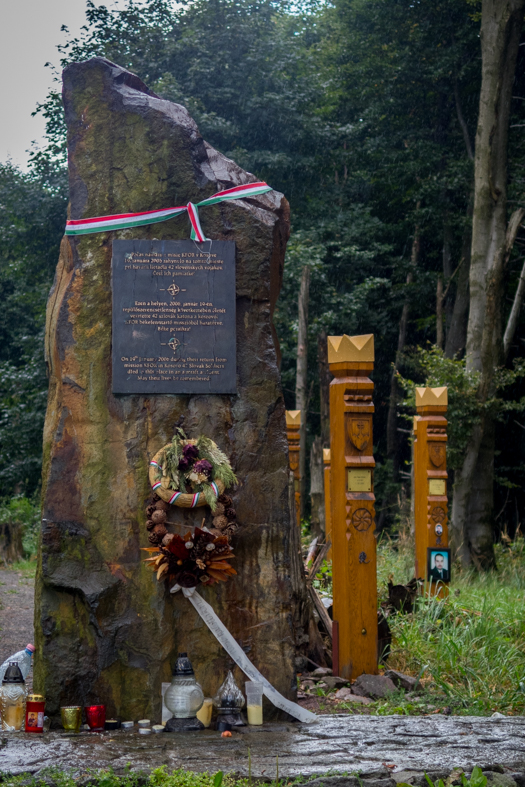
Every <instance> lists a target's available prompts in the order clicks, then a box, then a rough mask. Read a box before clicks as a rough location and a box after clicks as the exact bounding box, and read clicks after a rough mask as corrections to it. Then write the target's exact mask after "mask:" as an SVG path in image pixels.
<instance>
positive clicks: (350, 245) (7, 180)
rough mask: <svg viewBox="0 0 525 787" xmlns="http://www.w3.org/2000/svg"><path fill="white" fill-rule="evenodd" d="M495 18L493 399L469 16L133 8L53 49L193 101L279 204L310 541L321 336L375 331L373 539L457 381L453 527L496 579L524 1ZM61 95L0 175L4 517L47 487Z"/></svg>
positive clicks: (519, 199) (510, 474)
mask: <svg viewBox="0 0 525 787" xmlns="http://www.w3.org/2000/svg"><path fill="white" fill-rule="evenodd" d="M498 2H499V5H500V6H502V7H503V6H504V5H509V6H515V7H516V8H517V9H518V12H517V17H516V19H517V21H516V19H515V20H514V28H515V29H516V27H517V30H518V32H517V40H516V42H515V51H516V53H517V59H516V57H515V59H514V62H513V63H510V65H509V64H507V66H506V67H507V76H508V73H509V69H510V87H509V107H508V113H507V116H506V118H507V122H506V126H508V138H507V136H505V135H504V139H503V142H501V140H500V143H501V144H500V152H501V146H502V145H503V148H504V156H505V157H506V159H507V158H508V178H507V177H506V176H507V171H506V169H505V173H504V175H505V178H506V180H507V183H506V184H505V188H506V189H507V191H506V193H505V195H504V196H505V197H506V201H505V204H504V205H503V221H504V222H506V221H507V220H509V219H511V217H512V221H514V225H515V226H514V229H515V231H514V232H511V235H512V242H511V243H509V242H507V247H506V252H505V255H506V256H505V260H504V265H503V266H502V268H501V276H500V278H501V286H500V297H499V300H498V299H496V301H497V315H496V318H495V319H494V320H493V323H494V326H495V328H494V330H495V335H496V334H498V331H499V334H498V337H499V338H498V342H499V345H498V347H500V349H499V350H498V352H497V353H496V356H494V357H495V358H496V360H494V357H493V358H492V360H491V361H490V364H491V368H493V374H492V377H491V378H490V381H489V384H488V385H485V388H483V379H484V378H483V375H484V371H483V369H482V368H481V366H482V364H481V366H480V367H479V368H477V367H476V364H474V365H473V364H472V363H470V364H469V363H468V362H466V349H467V324H468V317H469V307H470V312H471V316H472V314H473V313H474V311H473V308H472V303H471V301H472V298H471V295H470V291H469V276H470V277H471V276H472V272H471V248H475V244H474V245H473V244H472V237H473V236H472V227H473V216H474V226H475V227H476V215H477V214H476V208H475V205H476V204H477V203H476V188H475V182H476V181H475V166H474V162H475V158H476V157H477V158H476V167H478V163H479V161H478V158H479V156H478V152H477V148H476V145H477V144H478V143H479V144H480V145H481V143H480V136H479V132H478V139H477V141H476V143H475V139H476V128H477V125H478V115H479V111H480V90H481V89H482V76H483V69H482V40H483V39H482V37H480V25H481V26H482V25H483V14H482V12H483V13H484V9H482V4H481V2H478V0H416V2H414V0H334V2H332V3H328V2H322V1H321V0H304V2H286V1H285V0H282V1H281V2H271V1H270V0H261V2H253V1H252V0H193V1H192V2H178V3H177V4H174V3H172V2H170V1H169V0H144V2H137V0H129V2H128V5H127V6H126V7H125V8H124V9H123V10H112V9H108V8H107V7H105V6H103V5H100V6H97V5H95V4H94V3H93V2H91V1H89V2H87V7H86V24H85V26H84V28H83V30H82V34H81V35H80V36H79V37H78V38H72V37H70V39H69V41H68V43H66V44H65V45H64V46H62V47H59V50H60V58H61V65H62V66H63V65H65V64H67V63H69V62H71V61H78V60H84V59H86V58H88V57H91V56H94V55H101V56H104V57H107V58H109V59H110V60H112V61H114V62H116V63H118V64H119V65H121V66H125V67H126V68H129V69H130V70H131V71H133V72H135V73H137V74H138V75H139V76H140V77H141V78H142V79H143V80H144V81H145V82H146V84H147V85H148V86H149V87H150V88H151V89H153V90H154V91H155V92H156V93H157V94H158V95H160V96H162V97H163V98H166V99H169V100H171V101H176V102H178V103H181V104H184V105H185V106H186V107H187V108H188V110H189V111H190V113H191V114H192V115H193V117H194V118H195V120H196V121H197V123H198V125H199V128H200V131H201V133H202V135H203V136H204V138H205V139H206V140H207V141H208V142H209V143H211V144H212V145H213V146H215V147H216V148H218V149H219V150H220V151H221V152H223V153H224V154H226V155H227V156H230V157H231V158H233V159H234V160H235V161H236V162H237V163H238V164H240V165H241V166H242V167H244V168H246V169H248V170H249V171H250V172H253V173H254V174H255V175H256V176H257V178H258V179H261V180H266V181H267V182H268V183H269V184H270V185H271V186H273V187H274V188H276V189H278V190H279V191H282V192H283V193H284V194H285V195H286V197H287V198H288V199H289V201H290V203H291V211H292V235H291V239H290V243H289V247H288V251H287V259H286V266H285V279H284V286H283V290H282V293H281V296H280V299H279V302H278V305H277V310H276V314H275V323H276V327H277V332H278V336H279V339H280V345H281V353H282V367H281V369H282V380H283V388H284V396H285V400H286V406H287V408H288V409H295V408H296V406H301V407H302V408H303V410H304V411H305V412H306V413H307V418H306V432H305V435H304V439H305V441H306V451H305V454H304V455H305V457H311V460H312V461H311V462H309V461H306V462H305V478H304V487H303V491H304V494H303V500H304V501H305V508H304V511H303V514H304V516H305V517H307V518H309V519H310V520H311V522H312V528H313V530H314V531H315V530H316V529H319V521H318V520H319V518H322V512H321V507H320V506H319V504H318V497H316V495H315V494H314V495H313V496H312V505H311V506H310V502H309V497H308V492H309V483H310V468H311V469H312V481H313V482H314V487H315V484H316V481H315V477H317V478H318V477H319V473H318V472H317V473H316V469H317V471H318V470H319V468H320V462H321V458H320V457H321V450H320V449H321V448H322V447H323V446H324V447H328V445H329V432H328V405H327V390H328V384H329V379H330V378H329V373H328V370H327V363H326V336H327V335H340V334H342V333H346V334H349V335H354V334H362V333H373V334H374V335H375V346H376V365H375V372H374V375H373V379H374V383H375V396H374V400H375V405H376V415H375V420H374V438H375V446H374V450H375V455H376V460H377V471H376V475H375V490H376V497H377V524H378V527H379V528H380V529H383V528H389V529H390V530H392V529H395V528H396V526H397V525H398V524H399V522H400V520H401V519H402V518H403V517H405V516H407V515H408V503H407V501H408V500H409V497H410V457H411V452H410V430H411V422H412V415H413V412H414V410H413V388H414V383H417V384H431V385H448V386H449V405H450V406H449V422H450V425H449V438H450V442H449V457H448V463H449V468H450V479H449V495H450V496H451V497H452V496H453V484H454V481H455V480H456V482H457V483H459V482H460V481H461V478H462V477H463V480H464V481H465V479H466V481H467V482H468V483H467V486H468V484H470V485H471V486H472V487H473V488H474V491H475V492H476V485H477V491H478V492H479V494H476V495H474V497H475V499H476V500H478V501H481V507H480V506H479V505H478V510H477V511H474V512H472V511H470V513H469V509H468V506H467V507H466V508H465V507H464V511H463V514H462V516H463V520H464V521H468V522H470V521H473V522H474V525H475V527H474V528H473V529H472V531H469V532H467V531H468V528H467V529H465V530H464V533H463V531H461V532H459V531H458V532H457V533H456V547H457V548H458V550H459V551H460V553H461V555H462V558H463V560H464V562H465V563H469V562H470V561H474V564H475V565H476V566H477V567H479V568H484V567H490V566H492V565H493V562H494V552H493V548H492V543H493V540H495V539H497V538H498V537H499V536H500V535H501V534H502V533H505V534H506V535H510V536H511V537H512V536H514V535H515V534H516V532H518V531H519V529H520V524H521V519H522V516H523V513H524V512H525V492H524V481H525V478H524V476H525V464H524V459H525V417H524V416H523V411H524V410H525V383H524V381H523V364H522V362H521V360H520V359H521V356H522V350H523V342H524V341H525V325H524V320H523V317H522V316H521V308H520V307H521V300H520V298H521V297H522V295H523V284H524V283H525V280H524V281H522V286H521V290H520V287H519V282H520V277H521V274H522V266H523V262H524V259H525V256H524V250H525V233H523V231H522V229H521V220H522V219H523V212H522V213H520V210H521V206H522V205H525V147H524V144H523V133H522V131H521V129H522V128H524V127H525V103H524V102H525V52H524V50H523V44H521V40H522V24H523V2H522V0H514V2H512V0H509V2H505V0H495V2H492V5H496V6H497V5H498ZM484 5H486V6H489V5H491V2H490V0H487V2H485V3H484ZM485 40H486V39H485ZM511 48H512V47H511ZM502 68H503V71H504V68H505V64H503V66H502ZM57 79H58V74H57ZM59 91H60V84H59V82H58V81H57V85H56V92H52V93H51V94H50V95H49V96H48V97H47V98H45V99H44V97H43V102H42V104H41V105H40V106H39V107H38V109H37V111H38V112H40V113H43V115H44V117H45V119H46V124H47V146H46V147H44V148H43V149H41V150H35V151H33V153H32V155H31V164H30V168H29V171H28V173H22V172H21V171H19V170H17V169H16V168H14V167H13V166H12V165H11V164H10V163H9V162H7V163H4V164H0V205H1V206H2V211H1V212H0V238H1V244H0V297H1V302H2V306H3V308H2V311H1V312H0V335H1V337H2V341H1V343H0V496H3V498H4V500H5V505H6V506H7V508H8V509H9V506H10V503H9V500H10V499H13V496H15V497H16V496H18V498H20V496H25V497H29V498H31V497H34V498H35V499H36V498H37V496H38V491H39V485H40V468H41V435H42V427H43V421H44V415H45V407H46V396H47V378H46V368H45V362H44V351H43V326H44V320H45V304H46V300H47V294H48V291H49V288H50V286H51V284H52V280H53V274H54V269H55V265H56V261H57V258H58V246H59V243H60V239H61V237H62V234H63V229H64V224H65V218H66V209H67V169H66V154H65V126H64V120H63V112H62V106H61V100H60V93H59ZM510 98H511V100H510ZM503 114H504V113H503ZM506 166H507V161H505V167H506ZM496 202H497V199H496ZM500 204H501V201H500ZM156 207H162V206H156ZM122 209H123V210H133V206H132V205H129V206H122ZM512 221H511V225H512ZM500 223H501V222H500ZM478 226H479V216H478ZM511 229H512V227H511ZM507 239H508V233H507ZM300 292H302V303H303V309H302V314H303V320H302V321H301V320H300V319H299V308H298V301H299V296H300ZM520 292H521V294H520ZM304 307H307V309H306V311H307V314H306V312H305V308H304ZM306 317H307V319H306V320H305V319H304V318H306ZM509 318H510V326H509ZM498 325H499V328H498ZM491 327H492V323H491ZM506 328H507V329H508V330H507V332H506V336H505V338H506V340H508V341H506V343H505V344H504V342H503V335H504V333H505V329H506ZM304 329H306V334H305V336H306V341H303V340H302V337H301V336H298V333H299V332H300V330H304ZM298 339H299V342H298ZM298 344H299V347H304V348H305V352H304V353H301V351H299V356H300V358H299V364H298ZM480 348H481V341H480V342H479V347H478V351H479V352H481V349H480ZM471 349H472V348H471ZM481 354H482V352H481ZM298 369H299V374H297V370H298ZM489 376H490V375H489ZM487 423H488V424H489V426H488V427H487ZM480 424H483V425H484V426H483V429H481V428H478V427H479V425H480ZM476 429H478V432H479V434H480V435H481V437H479V440H478V444H477V449H476V450H477V454H476V457H477V458H476V461H477V462H478V463H479V464H480V466H481V467H482V468H484V469H483V472H476V462H474V465H473V466H472V470H471V471H470V476H468V472H467V470H465V466H466V460H465V457H466V456H468V452H469V450H470V449H472V444H473V437H472V436H473V434H474V435H475V434H476ZM474 443H475V439H474ZM480 445H481V447H480ZM471 464H472V463H471ZM466 473H467V475H465V474H466ZM316 489H317V488H314V489H313V490H312V491H314V493H315V492H316ZM317 491H318V489H317ZM457 499H458V500H460V499H462V498H461V496H460V495H459V494H458V495H457ZM320 512H321V513H320ZM458 516H460V515H458ZM465 527H466V526H465ZM460 530H461V527H460ZM458 533H459V535H458ZM462 533H463V535H464V536H465V537H464V538H463V537H462Z"/></svg>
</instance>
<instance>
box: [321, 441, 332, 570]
mask: <svg viewBox="0 0 525 787" xmlns="http://www.w3.org/2000/svg"><path fill="white" fill-rule="evenodd" d="M323 462H324V537H325V541H326V542H328V541H329V540H330V541H332V540H333V537H332V509H331V491H330V449H329V448H323ZM326 559H327V560H331V559H332V547H330V549H329V550H328V552H327V553H326Z"/></svg>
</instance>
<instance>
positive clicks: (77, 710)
mask: <svg viewBox="0 0 525 787" xmlns="http://www.w3.org/2000/svg"><path fill="white" fill-rule="evenodd" d="M60 716H61V718H62V726H63V728H64V729H65V730H67V731H68V732H78V731H79V729H80V725H81V724H82V708H81V707H80V705H63V706H62V707H61V708H60Z"/></svg>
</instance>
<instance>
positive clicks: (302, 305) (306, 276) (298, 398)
mask: <svg viewBox="0 0 525 787" xmlns="http://www.w3.org/2000/svg"><path fill="white" fill-rule="evenodd" d="M309 293H310V268H309V267H308V266H307V265H305V266H304V268H303V273H302V276H301V289H300V290H299V328H298V331H297V374H296V378H295V409H296V410H300V411H301V429H300V432H299V472H300V474H301V519H302V518H303V516H304V497H305V490H306V485H305V480H306V479H305V470H306V411H307V409H308V390H307V383H308V380H307V375H308V298H309Z"/></svg>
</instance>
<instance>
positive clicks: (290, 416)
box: [286, 410, 301, 527]
mask: <svg viewBox="0 0 525 787" xmlns="http://www.w3.org/2000/svg"><path fill="white" fill-rule="evenodd" d="M300 431H301V411H300V410H287V411H286V437H287V438H288V458H289V462H290V470H291V471H292V473H293V483H294V493H295V514H296V516H297V524H298V525H299V527H301V471H300V465H299V440H300Z"/></svg>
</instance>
